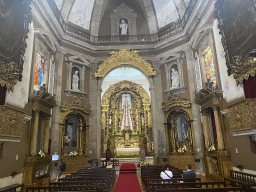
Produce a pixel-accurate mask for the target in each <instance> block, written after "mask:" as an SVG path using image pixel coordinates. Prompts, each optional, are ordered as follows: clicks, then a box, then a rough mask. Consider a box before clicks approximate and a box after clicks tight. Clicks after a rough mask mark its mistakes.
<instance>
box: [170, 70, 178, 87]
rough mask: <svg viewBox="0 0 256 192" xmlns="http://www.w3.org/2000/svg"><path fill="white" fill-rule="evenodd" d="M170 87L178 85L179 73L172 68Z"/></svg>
mask: <svg viewBox="0 0 256 192" xmlns="http://www.w3.org/2000/svg"><path fill="white" fill-rule="evenodd" d="M171 78H172V88H174V87H179V86H180V80H179V73H178V71H176V70H175V69H174V68H172V77H171Z"/></svg>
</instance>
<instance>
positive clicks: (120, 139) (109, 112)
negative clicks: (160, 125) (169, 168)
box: [101, 81, 152, 156]
mask: <svg viewBox="0 0 256 192" xmlns="http://www.w3.org/2000/svg"><path fill="white" fill-rule="evenodd" d="M129 97H130V99H128V98H129ZM126 101H127V104H125V102H126ZM101 106H102V115H101V130H102V142H101V143H102V152H103V153H104V152H105V151H106V150H107V148H109V149H110V150H111V151H112V152H113V151H116V155H117V156H118V155H138V154H139V150H137V151H136V150H135V149H145V151H146V152H148V153H150V152H152V117H151V104H150V98H149V95H148V93H147V92H146V91H145V90H144V89H143V88H142V87H141V85H139V84H136V83H132V82H129V81H122V82H120V83H117V84H114V85H110V88H109V89H108V90H107V91H106V92H105V94H104V95H103V98H102V105H101ZM126 107H127V108H126ZM126 120H127V121H128V120H130V124H129V123H125V122H126ZM124 148H132V149H133V150H134V151H133V152H131V151H129V149H127V150H121V149H124ZM128 151H129V152H128Z"/></svg>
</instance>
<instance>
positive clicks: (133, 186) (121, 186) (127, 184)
mask: <svg viewBox="0 0 256 192" xmlns="http://www.w3.org/2000/svg"><path fill="white" fill-rule="evenodd" d="M114 192H141V188H140V184H139V181H138V178H137V174H136V167H135V165H134V164H122V166H121V167H120V174H119V177H118V180H117V183H116V187H115V190H114Z"/></svg>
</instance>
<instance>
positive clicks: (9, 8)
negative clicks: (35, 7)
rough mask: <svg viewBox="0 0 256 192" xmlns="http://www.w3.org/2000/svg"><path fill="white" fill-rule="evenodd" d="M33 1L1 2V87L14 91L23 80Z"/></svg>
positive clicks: (8, 0) (9, 0) (13, 0)
mask: <svg viewBox="0 0 256 192" xmlns="http://www.w3.org/2000/svg"><path fill="white" fill-rule="evenodd" d="M31 2H32V0H3V1H1V2H0V12H1V16H0V19H1V23H0V35H1V37H0V85H1V86H5V85H6V87H7V88H8V89H11V90H13V86H14V85H15V84H16V83H17V81H18V80H19V81H21V80H22V71H23V63H24V60H23V56H24V53H25V49H26V47H27V44H26V43H25V40H26V38H27V33H28V24H29V23H30V22H31V15H30V14H31V8H30V7H29V4H30V3H31Z"/></svg>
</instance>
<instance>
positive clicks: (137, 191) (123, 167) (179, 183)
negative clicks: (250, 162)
mask: <svg viewBox="0 0 256 192" xmlns="http://www.w3.org/2000/svg"><path fill="white" fill-rule="evenodd" d="M166 166H167V167H168V168H169V170H170V171H171V172H172V174H173V177H172V178H171V179H162V178H160V173H161V172H162V171H163V170H165V167H166ZM111 167H112V166H111ZM183 172H185V171H183V170H180V169H177V168H175V167H173V166H171V165H165V166H154V165H146V166H144V165H143V166H140V164H135V163H134V162H132V160H131V161H130V162H126V163H122V164H114V163H113V167H112V168H106V166H103V167H99V168H93V167H86V168H85V169H80V170H78V171H77V172H76V173H72V174H66V175H65V172H64V175H63V176H62V177H61V178H60V179H58V180H57V181H55V180H53V181H52V182H50V183H49V185H48V186H45V187H27V188H26V189H25V188H24V191H26V192H42V191H43V192H48V191H65V192H69V191H86V192H104V191H105V192H106V191H108V192H131V191H132V192H161V191H162V192H165V191H166V192H167V191H170V192H171V191H172V192H182V191H188V192H189V191H191V192H197V191H199V192H253V191H256V182H255V179H256V178H255V177H253V176H252V175H249V174H243V175H241V174H239V172H235V171H232V173H231V175H232V176H231V177H225V178H224V180H222V181H210V180H207V179H206V177H205V176H202V175H197V177H196V178H183V177H182V174H183ZM13 189H14V190H16V189H15V188H13ZM7 191H11V190H10V189H9V190H5V192H7ZM1 192H3V191H2V190H1Z"/></svg>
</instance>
